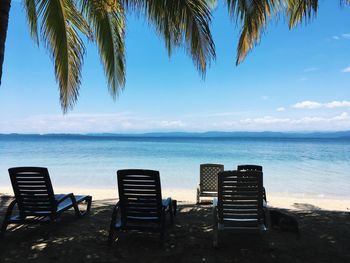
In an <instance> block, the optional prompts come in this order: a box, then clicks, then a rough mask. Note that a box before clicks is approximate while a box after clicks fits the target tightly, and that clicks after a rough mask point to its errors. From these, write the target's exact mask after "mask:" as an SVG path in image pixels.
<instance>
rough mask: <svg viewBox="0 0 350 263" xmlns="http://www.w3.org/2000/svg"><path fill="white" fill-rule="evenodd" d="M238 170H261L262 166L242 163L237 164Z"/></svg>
mask: <svg viewBox="0 0 350 263" xmlns="http://www.w3.org/2000/svg"><path fill="white" fill-rule="evenodd" d="M237 170H238V171H260V172H262V171H263V167H262V166H261V165H254V164H244V165H237Z"/></svg>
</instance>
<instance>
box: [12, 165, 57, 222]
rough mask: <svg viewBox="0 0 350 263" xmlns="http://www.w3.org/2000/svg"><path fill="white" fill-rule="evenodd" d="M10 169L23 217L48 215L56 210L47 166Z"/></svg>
mask: <svg viewBox="0 0 350 263" xmlns="http://www.w3.org/2000/svg"><path fill="white" fill-rule="evenodd" d="M8 171H9V174H10V179H11V184H12V188H13V191H14V194H15V198H16V201H17V204H18V209H19V213H20V216H21V217H26V216H48V215H52V214H53V213H55V212H56V207H57V205H56V200H55V195H54V192H53V188H52V185H51V180H50V176H49V172H48V170H47V168H42V167H14V168H10V169H9V170H8Z"/></svg>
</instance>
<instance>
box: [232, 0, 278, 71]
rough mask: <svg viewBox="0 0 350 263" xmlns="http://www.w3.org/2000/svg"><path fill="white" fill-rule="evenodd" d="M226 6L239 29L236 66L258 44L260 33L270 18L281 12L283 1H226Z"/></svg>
mask: <svg viewBox="0 0 350 263" xmlns="http://www.w3.org/2000/svg"><path fill="white" fill-rule="evenodd" d="M227 5H228V9H229V13H230V16H231V17H232V18H234V19H235V20H236V23H238V24H239V25H240V27H241V35H240V38H239V42H238V47H237V59H236V64H237V65H238V64H239V63H241V62H242V61H243V60H244V58H245V57H246V56H247V54H248V53H249V51H250V50H251V49H252V48H253V47H254V45H256V44H257V43H259V41H260V37H261V33H262V32H263V31H264V30H265V28H266V27H267V24H268V22H269V20H270V18H271V17H272V16H273V15H275V14H276V13H277V12H279V11H281V10H282V8H283V5H284V0H227Z"/></svg>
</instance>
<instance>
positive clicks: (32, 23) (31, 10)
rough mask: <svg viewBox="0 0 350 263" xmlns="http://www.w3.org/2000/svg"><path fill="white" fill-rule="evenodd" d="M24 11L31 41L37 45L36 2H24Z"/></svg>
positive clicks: (31, 0) (28, 0) (32, 0)
mask: <svg viewBox="0 0 350 263" xmlns="http://www.w3.org/2000/svg"><path fill="white" fill-rule="evenodd" d="M23 4H24V9H25V12H26V16H27V21H28V25H29V31H30V35H31V37H32V39H33V40H34V42H35V43H36V44H37V45H38V44H39V36H38V17H37V13H36V0H24V2H23Z"/></svg>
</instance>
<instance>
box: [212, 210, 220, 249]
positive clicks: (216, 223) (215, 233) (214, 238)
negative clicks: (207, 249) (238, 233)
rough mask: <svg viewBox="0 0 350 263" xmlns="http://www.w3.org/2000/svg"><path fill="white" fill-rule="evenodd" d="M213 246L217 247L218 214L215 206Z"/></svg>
mask: <svg viewBox="0 0 350 263" xmlns="http://www.w3.org/2000/svg"><path fill="white" fill-rule="evenodd" d="M213 246H214V248H217V247H219V229H218V216H217V207H216V206H214V207H213Z"/></svg>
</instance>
